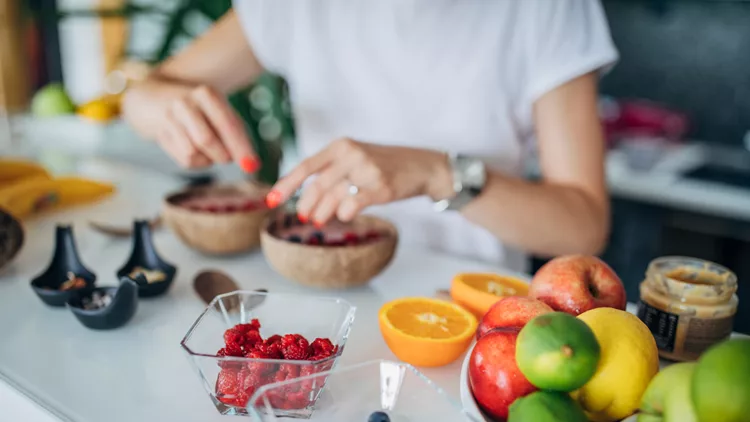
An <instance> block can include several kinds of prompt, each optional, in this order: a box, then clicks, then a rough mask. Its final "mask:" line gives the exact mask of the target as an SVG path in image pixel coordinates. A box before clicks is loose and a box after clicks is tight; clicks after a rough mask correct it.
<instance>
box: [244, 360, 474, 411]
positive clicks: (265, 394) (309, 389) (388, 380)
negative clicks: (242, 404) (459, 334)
mask: <svg viewBox="0 0 750 422" xmlns="http://www.w3.org/2000/svg"><path fill="white" fill-rule="evenodd" d="M353 386H356V387H355V388H353ZM299 392H303V393H304V394H303V396H302V399H303V400H310V401H314V402H315V406H314V408H313V412H312V414H311V418H310V420H312V421H321V422H322V421H325V422H368V421H378V422H380V421H382V422H385V421H390V422H407V421H408V422H435V421H441V422H477V421H479V419H476V420H475V419H474V418H472V417H471V416H469V415H468V414H467V413H466V412H465V411H464V410H463V409H462V408H461V406H460V405H459V404H458V403H457V402H454V401H453V399H451V398H450V397H449V396H448V395H447V394H446V393H445V392H444V391H443V390H442V389H441V388H440V387H438V386H437V385H436V384H435V383H433V382H432V381H431V380H430V379H428V378H427V377H425V376H424V375H422V374H421V373H420V372H419V371H417V370H416V369H415V368H414V367H412V366H411V365H406V364H402V363H397V362H390V361H383V360H378V361H371V362H365V363H362V364H358V365H354V366H349V367H339V368H337V369H335V370H332V371H327V372H324V373H320V374H316V375H313V376H308V377H301V378H297V379H295V380H291V381H285V382H281V383H277V384H270V385H266V386H264V387H261V388H259V389H258V391H257V392H256V393H255V395H254V396H253V397H252V398H251V399H250V404H251V406H250V407H249V411H250V413H251V414H252V416H253V417H254V418H253V420H255V421H257V422H271V421H277V420H279V419H278V418H277V416H276V415H275V413H276V408H277V407H278V404H283V403H284V402H285V399H286V398H287V397H288V396H289V395H291V394H298V393H299Z"/></svg>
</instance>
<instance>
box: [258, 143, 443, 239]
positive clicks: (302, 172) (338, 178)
mask: <svg viewBox="0 0 750 422" xmlns="http://www.w3.org/2000/svg"><path fill="white" fill-rule="evenodd" d="M312 175H317V177H316V178H315V180H314V181H313V182H312V183H311V184H309V185H308V186H306V187H305V189H304V192H303V193H302V197H301V198H300V200H299V202H298V203H297V211H298V213H299V218H300V220H301V221H307V220H308V219H309V220H312V221H313V223H314V224H315V225H317V226H321V225H323V224H325V223H326V222H327V221H329V220H331V219H332V218H334V217H338V219H339V220H341V221H350V220H351V219H352V218H354V217H355V216H356V215H357V214H359V213H360V212H361V211H362V210H363V209H364V208H366V207H368V206H370V205H375V204H385V203H388V202H393V201H398V200H400V199H406V198H410V197H414V196H419V195H428V196H430V197H432V198H433V199H442V198H446V197H449V196H450V195H451V194H452V192H453V189H452V176H451V173H450V168H449V164H448V159H447V157H446V155H445V154H443V153H440V152H437V151H431V150H426V149H415V148H404V147H395V146H383V145H375V144H368V143H364V142H358V141H353V140H351V139H348V138H344V139H339V140H337V141H334V142H332V143H331V144H330V145H329V146H328V147H327V148H326V149H324V150H323V151H321V152H320V153H318V154H316V155H314V156H312V157H310V158H307V159H306V160H304V161H303V162H302V163H300V164H299V166H297V167H296V168H295V169H294V170H292V172H290V173H289V174H288V175H287V176H286V177H284V178H283V179H281V180H280V181H279V182H278V183H276V185H275V186H274V187H273V189H272V190H271V192H270V193H269V194H268V196H267V197H266V202H267V203H268V205H269V206H270V207H272V208H274V207H276V206H278V205H279V204H280V203H282V202H284V201H286V200H287V199H289V197H291V196H292V195H293V194H294V192H295V191H296V190H297V189H299V188H300V187H301V186H302V184H303V183H304V182H305V180H306V179H307V178H308V177H310V176H312ZM352 186H355V187H356V189H353V188H352ZM353 190H354V191H357V192H356V193H354V192H353Z"/></svg>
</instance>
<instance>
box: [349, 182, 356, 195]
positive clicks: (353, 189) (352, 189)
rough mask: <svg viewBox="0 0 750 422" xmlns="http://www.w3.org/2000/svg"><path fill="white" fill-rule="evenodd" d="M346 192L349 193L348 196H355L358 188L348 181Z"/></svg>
mask: <svg viewBox="0 0 750 422" xmlns="http://www.w3.org/2000/svg"><path fill="white" fill-rule="evenodd" d="M347 193H348V194H349V196H356V195H357V194H358V193H359V188H358V187H357V185H355V184H352V183H349V188H348V190H347Z"/></svg>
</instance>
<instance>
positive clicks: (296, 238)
mask: <svg viewBox="0 0 750 422" xmlns="http://www.w3.org/2000/svg"><path fill="white" fill-rule="evenodd" d="M286 240H288V241H290V242H292V243H302V238H301V237H299V236H297V235H296V234H293V235H291V236H289V237H288V238H287V239H286Z"/></svg>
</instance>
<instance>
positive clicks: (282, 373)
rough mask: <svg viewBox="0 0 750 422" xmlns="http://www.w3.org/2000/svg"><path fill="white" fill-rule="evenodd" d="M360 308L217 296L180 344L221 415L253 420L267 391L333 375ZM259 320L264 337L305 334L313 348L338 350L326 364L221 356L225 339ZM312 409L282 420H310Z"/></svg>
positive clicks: (313, 300)
mask: <svg viewBox="0 0 750 422" xmlns="http://www.w3.org/2000/svg"><path fill="white" fill-rule="evenodd" d="M354 313H355V307H354V306H352V305H351V304H350V303H348V302H346V301H345V300H342V299H336V298H320V297H310V296H306V295H292V294H277V293H271V294H269V293H264V292H256V291H236V292H232V293H227V294H224V295H220V296H217V297H216V298H215V299H214V300H213V301H212V302H211V303H210V304H209V305H208V307H207V308H206V310H205V311H203V313H202V314H201V315H200V316H199V317H198V319H197V320H196V321H195V322H194V323H193V325H192V326H191V327H190V329H189V330H188V332H187V334H186V335H185V338H184V339H183V340H182V342H181V343H180V344H181V346H182V348H183V350H184V351H185V352H186V353H187V354H188V356H189V359H190V362H191V364H192V365H193V367H194V369H195V370H196V371H197V373H198V375H199V376H200V379H201V380H202V381H203V387H204V388H205V389H206V391H207V392H208V394H209V396H210V398H211V400H212V401H213V403H214V405H215V406H216V409H217V410H218V411H219V413H221V414H224V415H247V414H248V412H247V400H248V398H249V397H250V396H252V394H253V393H254V392H255V390H256V389H257V388H259V387H261V386H262V385H265V384H267V383H272V382H279V381H283V380H285V379H291V378H295V377H298V376H305V375H310V374H315V373H318V372H323V371H328V370H331V369H333V367H334V365H335V364H336V362H337V361H338V358H339V357H340V356H341V354H342V353H343V351H344V347H345V345H346V340H347V338H348V337H349V331H350V329H351V326H352V322H353V321H354ZM253 319H257V320H258V321H259V322H260V324H261V327H260V335H261V337H263V338H264V339H267V338H269V337H271V336H273V335H276V334H278V335H282V336H283V335H285V334H300V335H302V336H304V337H305V338H306V339H308V340H309V342H310V343H312V342H313V341H314V340H315V339H316V338H327V339H330V340H331V342H332V343H333V344H334V345H335V346H337V347H338V350H336V352H335V353H334V354H333V355H332V356H330V357H328V358H325V359H322V360H317V361H310V360H280V359H256V358H247V357H232V356H217V353H218V351H219V350H220V349H222V348H224V345H225V343H224V333H225V331H226V330H227V329H229V328H232V327H234V326H235V325H237V324H240V323H243V324H244V323H249V322H251V321H252V320H253ZM309 414H310V409H308V408H307V406H305V407H302V408H294V409H279V411H278V415H279V416H286V417H301V418H304V417H307V416H309Z"/></svg>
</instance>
